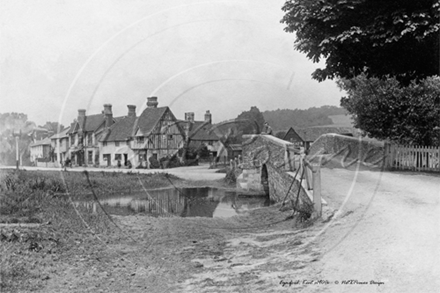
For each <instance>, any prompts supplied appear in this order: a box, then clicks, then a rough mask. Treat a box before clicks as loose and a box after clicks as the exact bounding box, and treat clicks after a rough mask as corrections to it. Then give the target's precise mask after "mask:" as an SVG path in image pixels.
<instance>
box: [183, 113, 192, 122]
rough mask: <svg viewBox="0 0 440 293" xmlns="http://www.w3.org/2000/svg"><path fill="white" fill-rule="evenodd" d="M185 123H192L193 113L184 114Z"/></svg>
mask: <svg viewBox="0 0 440 293" xmlns="http://www.w3.org/2000/svg"><path fill="white" fill-rule="evenodd" d="M185 121H191V122H194V112H187V113H185Z"/></svg>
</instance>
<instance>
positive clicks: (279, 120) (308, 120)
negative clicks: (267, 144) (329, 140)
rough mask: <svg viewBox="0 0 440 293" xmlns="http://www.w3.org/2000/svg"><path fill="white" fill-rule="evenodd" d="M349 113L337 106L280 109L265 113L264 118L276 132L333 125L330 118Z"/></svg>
mask: <svg viewBox="0 0 440 293" xmlns="http://www.w3.org/2000/svg"><path fill="white" fill-rule="evenodd" d="M346 113H347V111H346V110H345V109H343V108H340V107H336V106H321V107H319V108H316V107H312V108H309V109H306V110H300V109H294V110H291V109H278V110H273V111H264V112H263V117H264V120H265V121H266V122H268V123H269V125H270V126H271V127H272V129H273V130H274V131H279V130H287V129H289V128H290V127H299V128H302V127H310V126H319V125H330V124H333V121H332V119H330V117H329V116H334V115H344V114H346Z"/></svg>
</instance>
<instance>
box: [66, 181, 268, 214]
mask: <svg viewBox="0 0 440 293" xmlns="http://www.w3.org/2000/svg"><path fill="white" fill-rule="evenodd" d="M75 205H76V206H77V207H82V208H85V209H86V210H87V211H90V212H92V213H93V212H96V211H97V209H98V208H100V206H101V207H102V208H103V209H104V210H105V211H106V212H107V213H108V214H111V215H134V214H140V215H146V216H154V217H176V216H177V217H209V218H216V217H223V218H227V217H232V216H236V215H239V214H242V213H245V212H246V211H249V210H252V209H256V208H260V207H264V206H269V205H270V201H269V199H268V198H267V197H264V196H255V195H243V194H240V193H239V192H237V191H230V190H226V189H220V188H212V187H196V188H163V189H155V190H145V191H143V192H140V193H133V194H130V195H120V194H115V195H111V196H107V197H106V198H105V199H98V200H94V201H76V202H75Z"/></svg>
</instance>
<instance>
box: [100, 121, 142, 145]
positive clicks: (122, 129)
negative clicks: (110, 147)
mask: <svg viewBox="0 0 440 293" xmlns="http://www.w3.org/2000/svg"><path fill="white" fill-rule="evenodd" d="M135 122H136V117H119V118H118V119H117V121H116V122H115V123H114V124H113V125H112V126H110V129H109V131H108V132H106V133H105V134H103V136H102V137H101V139H100V141H126V140H127V139H128V138H129V137H130V136H131V134H132V132H133V127H134V125H135Z"/></svg>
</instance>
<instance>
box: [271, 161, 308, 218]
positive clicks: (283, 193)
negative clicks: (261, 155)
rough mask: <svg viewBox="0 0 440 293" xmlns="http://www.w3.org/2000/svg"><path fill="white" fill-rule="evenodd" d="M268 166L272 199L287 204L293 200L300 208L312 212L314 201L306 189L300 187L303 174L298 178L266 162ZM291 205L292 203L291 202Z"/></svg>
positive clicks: (298, 175)
mask: <svg viewBox="0 0 440 293" xmlns="http://www.w3.org/2000/svg"><path fill="white" fill-rule="evenodd" d="M266 167H267V171H268V173H269V195H270V199H271V200H273V201H275V202H282V201H285V202H286V203H287V204H289V203H291V202H293V203H294V204H296V208H297V209H298V210H301V211H305V212H307V213H310V214H311V213H312V211H313V203H312V201H311V200H310V198H309V196H308V195H307V193H306V191H305V190H304V189H303V188H302V187H300V180H299V179H300V176H301V174H297V176H296V178H294V175H293V176H292V175H291V174H289V173H287V172H284V170H280V169H279V168H274V167H273V166H272V164H270V163H268V164H266ZM292 183H293V184H292ZM298 189H299V194H298ZM297 199H298V202H297ZM289 206H291V205H290V204H289Z"/></svg>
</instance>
